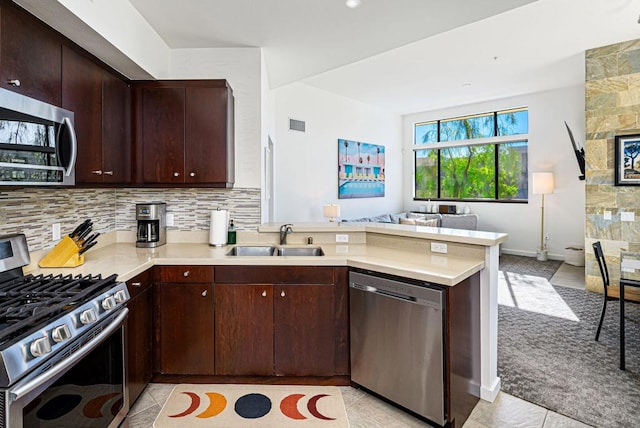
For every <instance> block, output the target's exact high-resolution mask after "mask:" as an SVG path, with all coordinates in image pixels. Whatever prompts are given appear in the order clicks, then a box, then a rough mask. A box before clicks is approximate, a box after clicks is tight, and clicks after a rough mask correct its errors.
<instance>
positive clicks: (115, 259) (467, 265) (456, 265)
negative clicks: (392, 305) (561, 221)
mask: <svg viewBox="0 0 640 428" xmlns="http://www.w3.org/2000/svg"><path fill="white" fill-rule="evenodd" d="M243 245H246V244H244V243H243ZM321 246H322V248H323V250H324V252H325V255H324V256H321V257H299V256H291V257H282V256H267V257H260V256H257V257H237V256H227V255H226V253H227V251H229V249H230V247H228V246H227V247H221V248H217V247H211V246H209V245H208V244H202V243H168V244H166V245H163V246H160V247H158V248H136V247H135V244H134V243H114V244H110V245H106V246H104V247H102V248H96V249H93V250H92V251H90V252H88V253H87V254H86V255H85V263H84V264H83V265H82V266H79V267H76V268H47V269H42V268H35V269H34V270H32V271H31V272H29V273H65V274H73V275H76V274H94V275H95V274H102V275H103V276H108V275H111V274H114V273H115V274H117V275H118V279H119V280H120V281H127V280H129V279H131V278H133V277H134V276H136V275H137V274H139V273H142V272H144V271H145V270H147V269H148V268H150V267H152V266H154V265H213V266H215V265H247V266H251V265H253V266H258V265H281V266H350V267H357V268H362V269H371V270H374V271H377V272H382V273H388V274H393V275H399V276H403V277H407V278H414V279H419V280H424V281H430V282H433V283H437V284H441V285H455V284H457V283H459V282H460V281H462V280H464V279H466V278H468V277H469V276H471V275H473V274H474V273H476V272H478V271H480V270H481V269H482V268H483V267H484V261H482V260H477V259H471V258H469V259H468V258H464V257H455V256H451V255H435V254H431V253H419V252H415V251H403V250H398V249H390V248H384V247H376V246H372V245H366V244H342V245H340V244H321ZM32 262H36V260H33V261H32ZM33 264H35V263H33Z"/></svg>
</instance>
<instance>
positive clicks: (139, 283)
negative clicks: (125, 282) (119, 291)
mask: <svg viewBox="0 0 640 428" xmlns="http://www.w3.org/2000/svg"><path fill="white" fill-rule="evenodd" d="M131 285H133V286H134V287H136V288H140V287H142V283H141V282H132V283H131Z"/></svg>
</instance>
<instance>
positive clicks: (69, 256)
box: [38, 236, 84, 268]
mask: <svg viewBox="0 0 640 428" xmlns="http://www.w3.org/2000/svg"><path fill="white" fill-rule="evenodd" d="M79 251H80V248H78V246H77V245H76V243H75V241H74V240H73V239H71V238H69V237H68V236H65V237H64V238H62V240H61V241H60V242H58V243H57V244H56V246H55V247H53V248H52V249H51V251H49V254H47V255H46V256H44V257H43V258H42V260H40V262H39V263H38V266H40V267H43V268H58V267H76V266H80V265H81V264H83V263H84V254H83V255H80V254H78V252H79Z"/></svg>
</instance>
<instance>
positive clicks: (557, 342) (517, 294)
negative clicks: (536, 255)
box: [498, 256, 640, 427]
mask: <svg viewBox="0 0 640 428" xmlns="http://www.w3.org/2000/svg"><path fill="white" fill-rule="evenodd" d="M519 259H523V260H519ZM503 261H504V263H503ZM548 263H549V262H537V261H536V260H535V259H531V258H526V257H517V256H501V257H500V270H501V273H500V281H499V282H500V284H499V292H498V296H499V297H498V299H499V304H500V306H499V309H498V376H500V377H501V379H502V390H503V391H505V392H507V393H509V394H512V395H514V396H516V397H519V398H522V399H524V400H526V401H530V402H533V403H536V404H538V405H541V406H543V407H546V408H547V409H550V410H553V411H555V412H558V413H561V414H564V415H566V416H569V417H571V418H574V419H577V420H579V421H582V422H584V423H586V424H589V425H592V426H595V427H637V426H640V305H638V304H635V303H632V302H627V303H626V306H625V315H626V316H625V319H626V339H627V340H626V343H627V352H626V356H627V358H626V368H627V370H626V371H622V370H620V369H618V361H619V353H618V352H619V336H618V334H619V322H618V321H619V314H620V312H619V304H618V301H611V302H609V303H608V305H607V313H606V316H605V321H604V324H603V327H602V333H601V334H600V340H599V341H598V342H596V341H595V340H594V337H595V331H596V327H597V325H598V320H599V316H600V310H601V308H602V300H603V298H602V296H601V295H600V294H597V293H593V292H589V291H585V290H579V289H575V288H567V287H562V286H553V285H551V284H550V283H549V281H548V280H549V278H550V277H551V275H553V272H551V271H552V270H553V265H551V267H550V266H549V265H544V266H539V267H536V265H538V264H548ZM556 268H557V267H556Z"/></svg>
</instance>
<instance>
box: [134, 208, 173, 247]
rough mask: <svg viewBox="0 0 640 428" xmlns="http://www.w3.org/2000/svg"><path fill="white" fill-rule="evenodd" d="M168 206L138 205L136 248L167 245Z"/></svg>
mask: <svg viewBox="0 0 640 428" xmlns="http://www.w3.org/2000/svg"><path fill="white" fill-rule="evenodd" d="M166 217H167V204H165V203H164V202H149V203H146V204H136V220H137V221H138V229H137V230H138V232H137V240H136V247H140V248H153V247H159V246H160V245H163V244H166V243H167V223H166Z"/></svg>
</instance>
